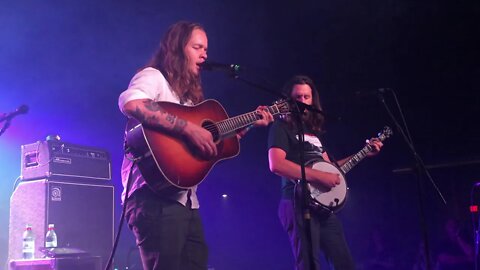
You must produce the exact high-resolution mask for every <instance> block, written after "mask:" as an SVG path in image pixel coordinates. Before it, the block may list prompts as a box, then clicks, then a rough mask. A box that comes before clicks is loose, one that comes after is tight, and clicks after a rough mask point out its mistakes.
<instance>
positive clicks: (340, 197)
mask: <svg viewBox="0 0 480 270" xmlns="http://www.w3.org/2000/svg"><path fill="white" fill-rule="evenodd" d="M392 134H393V132H392V130H391V129H390V127H388V126H385V127H384V128H383V130H382V132H380V133H378V139H379V140H380V141H382V142H383V141H384V140H385V139H387V138H388V137H390V136H391V135H392ZM372 150H373V147H372V146H370V145H368V144H367V145H366V146H365V147H363V148H362V150H360V151H359V152H358V153H356V154H355V155H353V156H352V157H351V158H350V159H349V160H348V161H347V162H345V163H344V164H343V165H342V166H339V167H337V166H335V165H333V164H331V163H329V162H326V161H323V160H319V159H314V160H310V161H309V162H307V163H306V166H307V167H311V168H312V169H314V170H319V171H324V172H329V173H337V174H340V184H339V185H336V186H335V187H333V188H331V189H329V188H327V187H322V186H320V185H315V186H313V185H311V184H310V183H307V186H308V190H309V191H310V197H311V200H310V205H309V206H310V207H311V208H312V209H313V210H320V211H321V212H322V210H323V212H325V211H327V212H330V213H335V212H338V211H339V210H340V209H342V207H343V206H344V205H345V202H346V199H347V191H348V187H347V182H346V181H345V174H346V173H347V172H349V171H350V170H351V169H352V168H353V167H355V165H357V164H358V163H359V162H360V161H362V160H363V159H364V158H365V157H366V156H367V154H368V153H370V152H372Z"/></svg>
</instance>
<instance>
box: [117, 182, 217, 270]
mask: <svg viewBox="0 0 480 270" xmlns="http://www.w3.org/2000/svg"><path fill="white" fill-rule="evenodd" d="M126 220H127V221H128V226H129V227H130V229H131V230H132V231H133V233H134V235H135V237H136V239H137V245H138V246H139V249H140V255H141V258H142V264H143V269H145V270H205V269H207V259H208V249H207V245H206V243H205V238H204V234H203V226H202V222H201V218H200V215H199V213H198V209H191V208H190V206H189V205H188V206H187V207H185V206H183V205H182V204H180V203H178V202H176V201H171V200H165V199H162V198H160V197H159V196H158V195H156V194H154V193H153V192H152V191H151V190H150V189H148V188H147V187H142V188H141V189H140V190H137V191H135V192H134V194H132V196H131V198H129V199H128V201H127V210H126Z"/></svg>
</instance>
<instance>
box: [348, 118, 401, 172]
mask: <svg viewBox="0 0 480 270" xmlns="http://www.w3.org/2000/svg"><path fill="white" fill-rule="evenodd" d="M391 135H392V130H391V129H390V127H388V126H385V127H384V128H383V130H382V132H380V133H379V134H378V137H377V139H379V140H380V141H381V142H383V141H385V140H386V139H387V138H388V137H390V136H391ZM372 151H373V147H372V146H371V145H369V144H367V145H365V146H364V147H363V148H362V150H360V151H358V153H356V154H355V155H353V156H352V157H351V158H350V159H349V160H348V161H347V162H345V163H344V164H343V165H342V166H340V168H339V169H340V171H341V172H342V173H343V174H346V173H347V172H349V171H350V170H351V169H353V167H355V166H356V165H357V164H358V163H359V162H360V161H362V160H363V159H364V158H365V157H366V156H367V154H368V153H370V152H372Z"/></svg>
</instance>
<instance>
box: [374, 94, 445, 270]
mask: <svg viewBox="0 0 480 270" xmlns="http://www.w3.org/2000/svg"><path fill="white" fill-rule="evenodd" d="M389 90H390V91H391V92H392V94H393V96H394V98H395V100H396V103H397V107H398V110H399V112H400V116H401V118H402V120H403V124H404V126H405V130H404V129H403V128H402V127H401V125H400V123H399V122H398V121H397V119H396V118H395V116H394V115H393V113H392V112H391V110H390V108H389V107H388V105H387V103H386V102H385V97H384V95H383V93H381V92H379V93H378V94H377V97H378V99H379V100H380V102H381V103H382V104H383V106H384V107H385V110H386V111H387V113H388V115H389V116H390V118H391V119H392V121H393V122H394V124H395V126H396V128H397V130H398V131H399V132H400V134H401V135H402V138H403V139H404V141H405V143H406V144H407V146H408V150H410V152H411V154H412V156H413V157H414V159H415V163H416V175H417V190H418V204H419V211H420V224H421V230H422V235H423V241H424V249H425V250H424V252H425V267H426V268H425V269H426V270H431V269H432V265H431V258H430V246H429V241H428V229H427V223H426V219H425V210H424V198H423V194H424V186H423V182H424V181H423V180H422V175H426V176H427V178H428V179H429V181H430V183H431V184H432V185H433V187H434V188H435V190H436V191H437V194H438V195H439V196H440V198H441V199H442V201H443V203H444V204H445V205H446V204H447V202H446V200H445V198H444V197H443V195H442V193H441V192H440V190H439V188H438V186H437V185H436V184H435V181H434V180H433V178H432V176H431V175H430V173H429V172H428V170H427V168H426V166H425V164H424V162H423V160H422V159H421V158H420V156H419V155H418V153H417V151H416V150H415V147H414V145H413V141H412V139H411V137H410V134H409V133H408V127H407V125H406V122H405V118H404V117H403V114H402V110H401V107H400V105H399V103H398V100H397V98H396V95H395V92H394V91H393V89H389Z"/></svg>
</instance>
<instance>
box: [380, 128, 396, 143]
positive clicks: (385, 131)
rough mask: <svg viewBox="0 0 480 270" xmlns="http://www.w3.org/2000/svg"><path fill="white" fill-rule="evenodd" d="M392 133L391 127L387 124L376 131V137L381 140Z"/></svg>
mask: <svg viewBox="0 0 480 270" xmlns="http://www.w3.org/2000/svg"><path fill="white" fill-rule="evenodd" d="M392 135H393V131H392V129H391V128H390V127H389V126H384V127H383V130H382V131H381V132H379V133H378V139H379V140H380V141H382V142H383V141H384V140H385V139H387V138H388V137H390V136H392Z"/></svg>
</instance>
